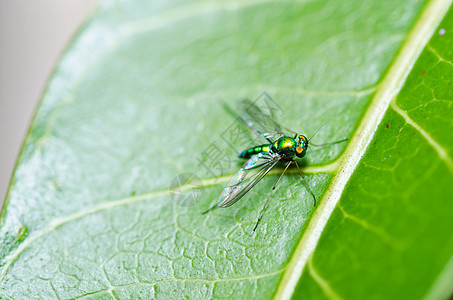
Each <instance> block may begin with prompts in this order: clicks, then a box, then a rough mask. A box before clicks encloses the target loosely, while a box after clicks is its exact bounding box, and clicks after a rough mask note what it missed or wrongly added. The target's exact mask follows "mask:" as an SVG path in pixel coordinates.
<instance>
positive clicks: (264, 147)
mask: <svg viewBox="0 0 453 300" xmlns="http://www.w3.org/2000/svg"><path fill="white" fill-rule="evenodd" d="M270 148H271V145H260V146H255V147H252V148H250V149H247V150H244V151H242V152H241V153H239V155H238V157H240V158H245V159H249V158H250V157H252V156H253V155H255V154H258V153H261V152H268V151H269V150H270Z"/></svg>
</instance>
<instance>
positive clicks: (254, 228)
mask: <svg viewBox="0 0 453 300" xmlns="http://www.w3.org/2000/svg"><path fill="white" fill-rule="evenodd" d="M292 162H293V161H290V162H289V163H288V164H287V165H286V167H285V169H284V170H283V172H282V174H281V175H280V177H279V178H278V180H277V182H276V183H275V184H274V186H273V187H272V190H271V192H270V193H269V196H268V197H267V199H266V203H264V206H263V209H261V212H260V215H259V217H258V220H257V221H256V224H255V227H253V230H252V232H250V235H252V234H253V233H254V232H255V230H256V228H257V227H258V224H259V223H260V221H261V218H262V217H263V214H264V211H265V210H266V207H267V203H268V202H269V199H270V198H271V196H272V194H273V193H274V191H275V188H276V187H277V184H278V183H279V182H280V179H282V177H283V174H285V172H286V170H287V169H288V168H289V166H290V165H291V163H292Z"/></svg>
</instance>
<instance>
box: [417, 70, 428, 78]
mask: <svg viewBox="0 0 453 300" xmlns="http://www.w3.org/2000/svg"><path fill="white" fill-rule="evenodd" d="M425 74H426V70H425V71H423V72H421V73H420V75H418V77H422V76H423V75H425Z"/></svg>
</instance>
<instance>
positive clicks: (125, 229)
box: [0, 0, 453, 299]
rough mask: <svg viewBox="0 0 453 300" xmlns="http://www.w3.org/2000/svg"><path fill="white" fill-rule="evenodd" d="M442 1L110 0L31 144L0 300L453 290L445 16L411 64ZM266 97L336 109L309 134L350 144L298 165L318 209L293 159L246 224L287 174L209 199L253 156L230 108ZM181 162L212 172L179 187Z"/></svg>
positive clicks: (310, 122) (48, 99) (48, 102)
mask: <svg viewBox="0 0 453 300" xmlns="http://www.w3.org/2000/svg"><path fill="white" fill-rule="evenodd" d="M449 5H450V2H449V1H431V2H429V3H425V2H423V1H417V0H413V1H401V2H395V1H372V2H370V1H368V2H363V1H351V0H350V1H316V2H315V1H300V2H289V1H288V2H274V1H254V0H252V1H236V2H232V1H228V2H227V1H216V2H209V1H198V2H194V1H192V2H191V1H186V2H183V1H173V2H171V3H169V1H167V2H157V1H127V2H124V3H120V2H113V1H107V0H103V1H100V3H99V4H98V8H97V10H96V11H95V13H94V14H93V16H92V17H91V19H90V20H89V21H88V22H87V23H86V25H85V26H84V27H83V28H82V29H81V30H80V32H79V34H78V35H77V37H76V38H75V39H74V41H73V42H72V43H71V45H70V46H69V47H68V49H67V50H66V52H65V54H64V55H63V57H62V59H61V60H60V62H59V64H58V66H57V67H56V70H55V71H54V74H53V76H52V78H51V79H50V81H49V83H48V87H47V89H46V91H45V93H44V95H43V98H42V101H41V103H40V105H39V107H38V109H37V111H36V114H35V117H34V120H33V122H32V124H31V127H30V130H29V133H28V135H27V137H26V141H25V143H24V146H23V148H22V152H21V155H20V158H19V160H18V163H17V167H16V170H15V173H14V177H13V180H12V183H11V187H10V190H9V193H8V196H7V202H6V204H5V206H4V208H3V210H2V218H1V227H0V243H1V247H0V298H5V299H8V298H13V299H21V298H26V299H29V298H32V299H52V298H57V299H60V298H61V299H67V298H87V299H88V298H93V299H98V298H105V299H112V298H119V299H130V298H133V299H135V298H143V299H149V298H163V299H169V298H184V297H188V298H224V297H230V298H238V297H240V298H247V297H248V298H256V299H263V298H271V297H273V296H274V295H276V296H277V297H279V296H283V297H285V298H288V297H291V296H292V295H293V293H294V291H296V294H294V295H296V296H299V295H301V296H304V297H306V298H310V297H311V298H318V297H319V298H320V297H323V296H326V297H330V298H334V297H344V298H358V299H364V298H369V295H370V293H371V295H376V297H377V298H383V297H384V296H394V297H395V298H403V297H405V296H408V297H409V298H420V297H422V296H429V297H434V298H435V297H437V296H439V295H440V296H445V295H448V294H446V293H448V292H450V291H449V290H448V280H446V279H448V278H450V277H448V276H451V273H452V271H451V269H452V268H453V267H452V266H451V265H452V263H451V262H450V264H449V263H448V261H449V259H450V257H451V256H452V253H453V246H452V244H453V238H452V236H451V234H449V230H448V228H451V225H452V224H451V221H450V219H452V218H448V217H449V216H450V215H451V214H450V213H449V212H450V211H451V210H449V208H448V206H449V205H451V203H449V202H451V201H448V200H449V199H451V195H452V194H453V193H452V191H451V187H450V185H449V184H448V183H449V182H451V179H452V178H451V175H452V172H451V170H452V167H451V164H450V165H448V164H446V163H445V162H446V161H448V160H449V161H450V162H451V157H452V152H451V151H452V148H451V147H452V144H453V143H452V141H451V134H449V131H448V130H449V129H451V125H452V124H451V120H452V118H451V107H449V103H451V102H448V101H450V100H449V97H448V96H450V95H451V91H450V90H449V89H448V87H449V84H451V80H450V78H451V68H450V67H451V63H449V60H450V61H451V56H452V53H451V50H450V49H451V44H452V38H451V37H450V36H451V34H450V33H449V28H452V27H451V25H450V26H448V24H447V23H446V25H442V26H445V28H446V34H444V35H442V36H436V35H435V37H434V38H433V40H432V41H431V42H430V43H429V48H428V50H425V52H423V54H422V56H421V57H420V59H419V60H418V61H417V64H415V61H416V60H417V57H418V55H419V53H420V51H421V50H422V49H423V47H424V46H425V44H426V42H427V39H429V37H431V35H432V34H433V32H434V30H435V28H436V26H437V24H438V22H439V21H440V20H441V19H442V17H443V15H444V13H445V10H446V9H447V7H448V6H449ZM452 19H453V18H452V17H449V16H447V18H446V19H445V22H449V20H452ZM449 24H451V21H450V23H449ZM448 45H450V47H448ZM439 58H442V59H443V60H439ZM414 64H415V66H414ZM411 68H413V73H411V75H410V76H409V77H408V78H407V80H406V76H407V74H408V72H409V71H410V69H411ZM423 72H425V73H423ZM422 73H423V75H422V76H420V74H422ZM420 82H423V83H420ZM403 83H404V84H405V85H404V88H403V90H402V91H401V93H400V94H399V95H398V97H397V98H396V100H395V101H393V100H392V99H393V98H394V97H395V96H396V94H397V93H398V92H399V89H400V87H401V86H402V85H403ZM263 91H266V92H267V93H268V94H269V95H271V96H272V99H273V101H274V102H271V103H275V104H277V105H278V107H280V108H281V109H282V110H281V111H280V112H282V115H281V116H280V121H281V123H282V125H283V126H285V127H288V128H290V129H292V130H295V131H298V132H300V133H304V134H306V135H307V136H311V135H312V134H313V133H314V132H315V131H316V130H317V129H318V128H320V127H321V126H322V124H324V123H325V122H326V121H329V122H328V123H327V124H326V125H325V126H324V127H322V128H321V130H320V131H319V132H318V133H317V135H316V136H315V137H314V138H313V142H314V143H317V144H322V143H325V142H330V141H336V140H340V139H343V138H345V137H348V138H349V139H350V142H348V143H340V144H336V145H333V146H327V147H320V148H311V149H310V151H309V153H308V155H307V157H306V158H305V159H303V160H302V161H301V163H302V165H303V166H304V168H303V171H304V172H305V173H306V180H307V182H308V184H309V186H310V188H311V189H312V190H313V192H314V193H315V195H316V196H317V198H318V200H319V201H320V204H319V205H318V206H317V207H315V208H314V207H313V203H312V199H311V198H310V195H309V193H308V192H307V190H306V189H305V188H304V185H303V183H302V181H301V180H300V177H299V175H298V173H297V169H296V170H290V171H289V173H288V174H286V175H285V176H284V177H283V178H282V180H281V182H280V184H279V185H278V187H277V189H276V190H275V193H274V194H273V196H272V198H271V201H270V202H269V206H268V208H267V210H266V213H265V215H264V217H263V220H262V221H261V223H260V225H259V227H258V229H257V232H256V234H254V235H252V236H249V233H250V232H251V230H252V228H253V226H254V224H255V222H256V218H257V216H258V213H259V211H260V209H261V207H262V205H263V204H264V201H265V199H266V197H267V195H268V194H269V192H270V189H271V187H272V185H273V184H274V182H275V181H276V180H277V178H278V175H279V174H280V173H281V171H282V170H281V169H275V170H273V171H272V173H271V175H268V176H267V177H266V178H264V179H263V180H262V182H260V183H259V184H258V185H257V186H255V187H254V188H253V190H252V191H251V192H249V193H248V194H247V195H246V196H245V197H244V198H243V199H242V200H241V201H240V202H238V203H237V204H235V205H234V206H232V207H229V208H228V209H216V210H214V211H212V212H210V213H208V214H206V215H202V214H201V212H202V211H204V210H206V209H207V208H209V207H210V206H211V205H212V204H214V203H215V201H216V200H217V198H218V196H219V194H220V193H221V191H222V189H223V186H224V185H225V184H226V182H228V180H229V178H230V177H231V176H232V175H233V174H234V172H235V171H237V170H238V169H239V167H240V165H241V163H242V162H239V161H238V159H236V157H235V155H236V152H237V150H243V149H242V148H241V146H243V144H244V143H243V141H242V142H241V141H240V140H238V139H237V137H238V136H241V137H242V135H243V134H244V133H247V131H244V130H239V131H237V127H238V123H237V122H236V121H235V120H234V118H232V117H231V115H229V114H228V113H227V112H225V110H224V109H223V107H222V103H227V104H229V105H230V106H231V107H233V108H234V107H235V104H236V103H237V101H238V100H240V99H243V98H249V99H256V98H259V97H260V95H262V93H263ZM431 91H432V93H431ZM433 95H435V96H433ZM434 98H435V99H437V100H436V101H433V99H434ZM259 99H263V98H259ZM414 99H419V100H414ZM389 106H390V107H392V108H390V109H389V110H388V112H387V113H386V114H385V116H384V119H382V117H383V115H384V113H385V112H386V110H387V109H388V107H389ZM398 109H399V110H398ZM448 114H450V115H448ZM408 120H412V123H410V122H408ZM367 124H368V125H367ZM379 124H380V125H379ZM386 124H389V126H388V128H387V127H386ZM378 125H379V128H378V129H377V131H376V128H377V127H378ZM417 126H418V127H417ZM423 132H425V133H426V135H424V134H422V133H423ZM427 136H429V137H431V140H429V139H427ZM245 137H246V138H247V139H248V140H249V143H248V144H247V145H248V146H253V143H255V138H254V137H252V136H251V135H249V136H245ZM246 142H247V141H246ZM263 142H264V141H261V142H260V143H263ZM368 145H370V146H369V147H368ZM367 147H368V148H367ZM439 149H444V150H445V152H444V154H442V155H443V156H442V155H441V153H440V152H439V151H438V150H439ZM365 150H366V152H365ZM354 154H357V155H354ZM213 155H214V159H213ZM216 155H217V156H216ZM218 155H220V156H218ZM362 155H364V156H363V158H362V159H360V158H361V156H362ZM216 160H218V162H216ZM204 166H208V168H207V169H205V168H204ZM185 173H189V174H194V175H196V176H197V177H199V178H201V183H202V185H203V186H202V187H201V188H200V187H199V185H198V183H197V182H196V181H191V182H185V183H183V184H182V186H180V187H179V190H175V187H176V188H178V179H181V174H185ZM342 174H343V175H342ZM178 176H179V177H178ZM182 177H184V176H182ZM339 183H340V184H339ZM192 192H196V194H195V195H196V197H195V198H194V200H196V201H195V203H192V204H195V205H193V206H190V205H189V204H191V203H181V202H179V201H175V198H174V197H175V195H179V196H181V195H182V196H187V195H191V193H192ZM340 197H341V198H340ZM172 200H173V201H172ZM188 205H189V206H188ZM321 233H322V235H321ZM398 251H399V252H398ZM304 267H305V271H304V272H303V270H304ZM366 272H370V274H371V275H370V276H365V275H364V273H366ZM413 286H415V288H414V287H413Z"/></svg>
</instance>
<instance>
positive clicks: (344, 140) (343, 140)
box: [310, 138, 348, 147]
mask: <svg viewBox="0 0 453 300" xmlns="http://www.w3.org/2000/svg"><path fill="white" fill-rule="evenodd" d="M347 140H348V138H345V139H342V140H339V141H336V142H331V143H325V144H319V145H318V144H313V143H311V142H310V145H312V146H315V147H325V146H330V145H335V144H339V143H343V142H346V141H347Z"/></svg>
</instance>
